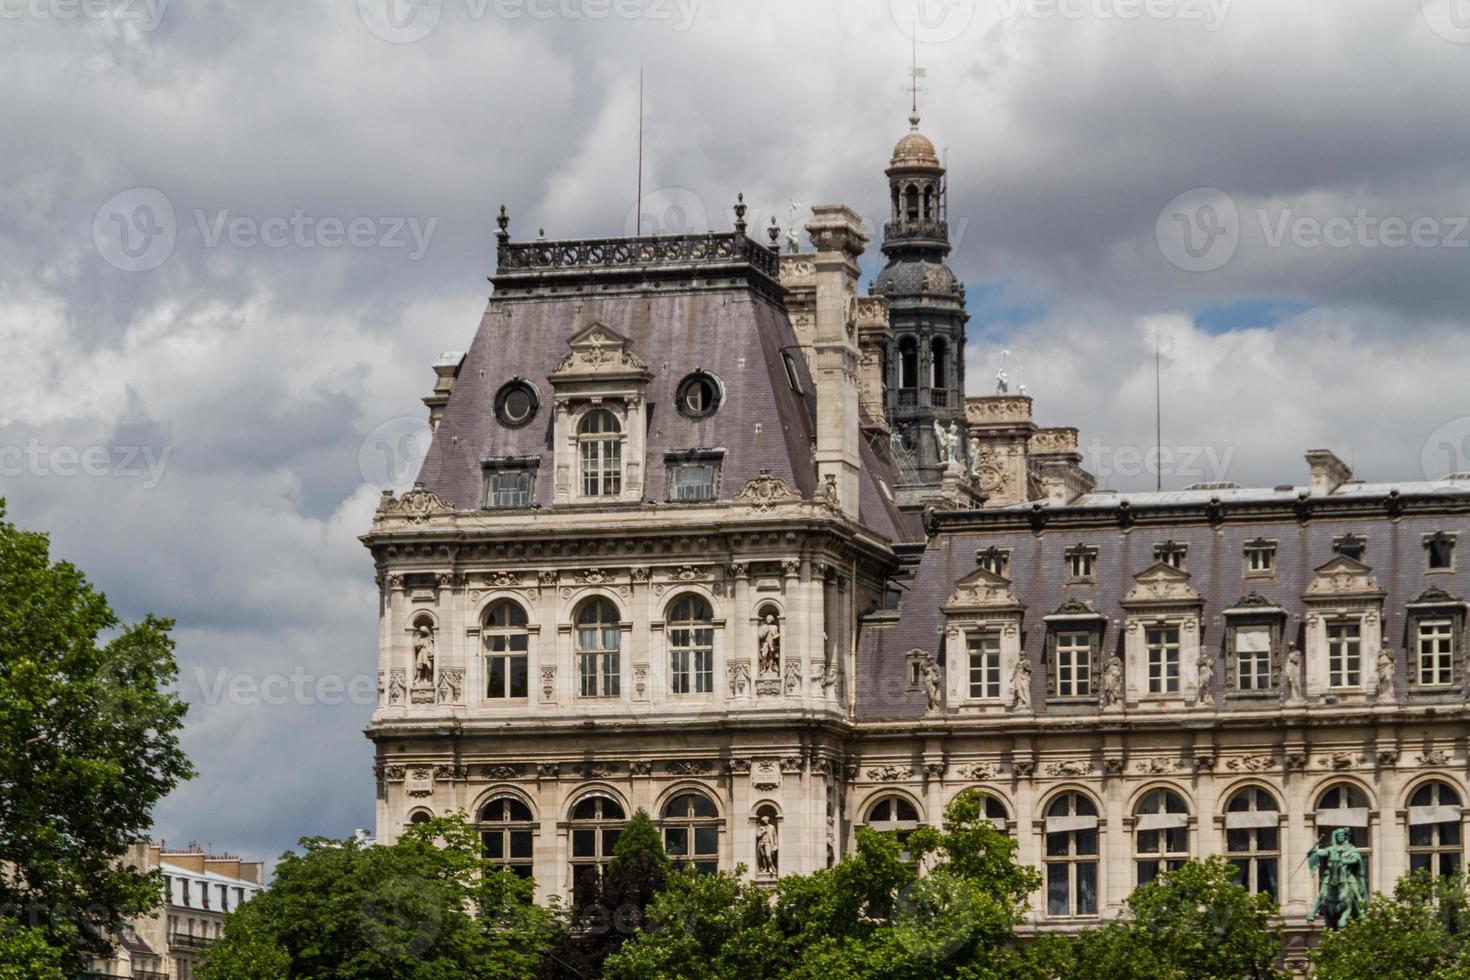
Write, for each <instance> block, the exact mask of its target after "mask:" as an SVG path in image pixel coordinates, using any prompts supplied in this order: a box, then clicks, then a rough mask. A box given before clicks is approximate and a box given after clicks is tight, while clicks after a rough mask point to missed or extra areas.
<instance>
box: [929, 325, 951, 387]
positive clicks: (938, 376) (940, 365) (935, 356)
mask: <svg viewBox="0 0 1470 980" xmlns="http://www.w3.org/2000/svg"><path fill="white" fill-rule="evenodd" d="M929 351H930V354H931V355H932V357H931V367H932V368H933V370H932V371H931V372H930V374H931V380H930V386H931V387H934V388H948V387H949V347H948V345H946V344H945V342H944V341H943V340H941V339H939V338H938V337H936V338H934V341H933V342H932V343H931V344H930V345H929Z"/></svg>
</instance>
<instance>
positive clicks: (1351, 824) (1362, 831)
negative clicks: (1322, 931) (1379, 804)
mask: <svg viewBox="0 0 1470 980" xmlns="http://www.w3.org/2000/svg"><path fill="white" fill-rule="evenodd" d="M1339 827H1344V828H1346V829H1347V832H1348V840H1350V841H1352V844H1353V846H1354V847H1356V848H1357V849H1358V853H1359V854H1360V855H1362V857H1363V885H1364V887H1365V888H1371V887H1372V884H1371V882H1372V878H1371V877H1370V875H1369V867H1370V865H1369V860H1368V858H1369V856H1370V855H1371V854H1372V852H1373V847H1372V844H1373V840H1372V837H1371V836H1370V835H1369V833H1368V796H1367V794H1365V793H1364V792H1363V791H1362V790H1361V789H1359V788H1358V787H1357V786H1355V785H1353V784H1352V783H1338V784H1337V785H1335V786H1332V787H1330V788H1328V789H1327V791H1326V792H1324V793H1323V794H1322V795H1321V796H1320V797H1318V798H1317V834H1318V836H1319V837H1323V838H1326V839H1327V840H1328V841H1331V840H1332V832H1333V831H1334V830H1336V829H1337V828H1339Z"/></svg>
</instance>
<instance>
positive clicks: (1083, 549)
mask: <svg viewBox="0 0 1470 980" xmlns="http://www.w3.org/2000/svg"><path fill="white" fill-rule="evenodd" d="M1066 557H1067V584H1068V585H1078V584H1085V583H1088V582H1096V581H1097V549H1096V548H1093V547H1091V546H1089V545H1085V544H1079V545H1075V546H1073V547H1071V548H1068V549H1067V556H1066Z"/></svg>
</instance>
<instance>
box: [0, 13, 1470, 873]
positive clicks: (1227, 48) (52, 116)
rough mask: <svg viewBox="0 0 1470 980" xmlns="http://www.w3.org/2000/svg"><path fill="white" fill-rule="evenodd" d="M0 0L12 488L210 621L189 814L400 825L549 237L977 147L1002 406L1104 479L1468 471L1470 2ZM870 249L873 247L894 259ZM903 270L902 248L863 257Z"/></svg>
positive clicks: (4, 395) (984, 358) (963, 209)
mask: <svg viewBox="0 0 1470 980" xmlns="http://www.w3.org/2000/svg"><path fill="white" fill-rule="evenodd" d="M919 2H920V3H921V7H920V9H919V10H918V11H915V10H914V9H913V3H914V0H807V2H804V3H800V4H793V3H790V2H788V0H739V2H738V3H737V2H735V0H418V2H417V3H412V2H409V0H361V2H359V0H315V2H308V0H255V2H248V3H247V2H243V0H240V2H235V3H228V2H224V0H171V2H165V0H0V83H3V87H4V91H5V92H6V98H5V99H4V100H0V145H3V152H0V496H4V497H5V498H7V500H8V506H9V511H10V519H12V520H14V521H17V522H19V523H20V524H22V525H25V526H28V527H33V528H37V529H44V530H47V531H49V532H51V534H52V540H53V544H54V550H55V552H56V554H57V555H59V556H62V557H65V558H68V559H71V560H73V561H76V562H78V563H79V564H80V565H82V566H83V567H84V568H85V569H86V570H87V571H88V572H89V573H90V575H91V576H92V577H93V579H94V580H95V581H96V582H97V583H98V585H99V586H100V587H101V588H102V589H104V590H105V591H106V592H107V594H108V596H109V597H110V599H111V600H112V602H113V604H114V605H115V606H116V607H117V608H118V610H119V612H120V613H121V614H122V615H124V616H125V617H127V618H129V619H136V618H137V617H139V616H141V615H142V614H143V613H144V612H146V611H150V610H151V611H156V612H158V613H160V614H164V615H169V616H172V617H174V618H176V619H177V621H178V630H177V636H178V640H179V656H180V660H181V663H182V669H183V676H182V678H181V687H182V690H183V692H184V694H185V695H186V696H187V697H188V698H189V700H190V701H191V702H193V704H194V707H193V709H192V710H191V713H190V719H189V726H188V729H187V732H186V736H185V742H186V746H187V748H188V750H189V752H190V753H191V754H192V756H193V758H194V759H195V761H196V762H197V764H198V766H199V768H200V777H199V778H198V779H197V780H195V781H194V782H192V783H190V784H189V785H187V786H186V787H184V788H182V789H180V790H179V791H178V792H176V793H175V794H174V795H173V796H172V797H171V798H170V799H169V800H168V801H167V802H166V803H165V804H164V805H163V806H162V807H161V808H160V810H159V812H158V828H157V829H158V833H159V834H160V835H161V836H163V837H166V838H167V839H168V840H170V841H171V842H180V843H181V842H184V841H186V840H189V839H197V840H198V841H200V842H201V843H210V844H212V845H213V846H214V847H215V848H217V849H220V848H229V849H231V850H233V851H236V852H243V853H245V854H247V855H251V856H258V857H266V858H270V857H273V856H274V855H276V854H278V853H279V852H280V851H282V850H283V849H284V848H286V847H288V846H290V845H291V844H292V843H293V842H294V841H295V840H296V838H297V837H299V836H301V835H304V834H318V833H322V834H334V835H345V834H348V833H350V832H351V831H352V830H353V829H354V828H356V827H365V826H370V825H371V823H372V820H373V810H372V793H373V783H372V778H371V773H370V764H371V753H370V750H369V745H368V743H367V741H366V740H365V739H364V738H363V737H362V734H361V731H362V728H363V726H364V725H365V724H366V723H367V721H368V718H369V715H370V711H371V708H370V704H369V702H371V701H372V700H373V698H374V694H373V691H372V683H373V682H372V678H373V677H374V674H375V671H376V649H375V644H376V633H375V630H376V625H375V619H374V597H373V583H372V567H371V563H370V561H369V559H368V555H367V553H366V552H365V551H364V550H363V549H362V548H361V546H360V545H359V543H358V542H357V540H356V537H357V535H358V534H360V533H362V532H363V531H365V530H366V528H367V526H368V522H369V518H370V515H371V512H372V509H373V507H374V502H375V499H376V498H377V496H378V494H379V492H380V491H381V489H382V488H383V487H385V486H388V485H390V484H392V483H394V482H397V481H401V480H404V479H406V478H408V477H410V476H411V471H410V468H411V461H412V459H413V453H414V451H415V450H414V447H415V444H416V442H418V441H420V434H421V432H422V429H423V423H422V419H423V415H424V409H423V407H422V406H421V404H420V403H419V399H420V398H421V397H422V396H423V395H425V394H427V393H428V391H429V389H430V387H431V385H432V381H433V375H432V372H431V371H430V369H429V365H430V363H431V362H432V360H433V359H434V357H435V356H436V354H437V353H438V352H440V351H445V350H453V349H463V348H464V347H465V346H466V345H467V344H468V343H469V340H470V337H471V334H472V332H473V331H474V328H475V326H476V324H477V322H478V318H479V315H480V313H481V311H482V309H483V307H484V304H485V299H486V295H487V291H488V286H487V284H486V282H485V276H486V275H487V274H489V273H490V272H491V264H492V258H493V256H492V248H491V246H492V244H493V239H492V237H491V236H492V233H493V231H494V215H495V212H496V209H497V207H498V206H499V205H500V204H502V203H503V204H505V205H506V207H507V209H508V211H509V214H510V217H511V231H512V234H513V235H515V236H516V237H530V236H533V235H535V234H536V231H537V229H538V228H545V230H546V234H547V236H548V237H585V236H593V235H615V234H622V233H623V232H624V229H625V228H628V227H629V226H630V225H631V224H632V221H633V215H634V214H635V213H637V211H636V210H635V207H634V203H635V196H636V194H635V173H636V169H635V168H636V145H637V119H638V109H637V105H638V62H639V58H640V57H641V58H642V59H643V61H644V65H645V71H646V90H647V103H646V104H647V112H646V117H647V123H646V164H645V175H644V187H645V191H646V192H647V196H646V198H645V200H644V203H643V206H642V208H641V209H639V210H641V212H642V213H643V214H644V215H645V219H644V221H645V226H646V227H651V228H653V229H655V230H677V229H679V228H683V227H692V228H696V229H701V230H702V229H705V228H716V229H724V228H727V227H728V225H729V222H730V220H731V216H730V212H729V208H730V206H731V204H733V201H734V198H735V194H736V193H737V192H738V191H743V192H744V193H745V196H746V199H747V201H748V202H750V203H751V205H752V215H751V219H752V221H753V223H755V224H756V225H757V226H758V227H763V226H764V225H765V224H766V223H767V221H768V220H769V218H770V217H771V216H772V215H773V214H774V215H775V216H776V217H777V219H778V220H779V221H780V222H781V223H782V224H787V223H788V222H789V220H790V206H791V204H792V202H800V204H801V205H802V206H805V207H809V206H810V205H811V204H813V203H822V202H832V201H842V202H846V203H848V204H850V205H852V206H853V207H855V208H856V209H857V210H858V211H859V212H860V213H862V214H864V215H866V216H868V217H869V218H870V219H874V220H875V221H878V222H881V220H882V217H883V214H882V212H883V210H884V209H885V204H884V201H885V185H884V181H883V175H882V170H883V167H884V165H885V163H886V160H887V156H888V154H889V152H890V150H891V148H892V145H893V143H894V141H895V140H896V139H897V138H898V137H899V136H900V135H902V133H903V132H904V130H905V129H906V127H907V122H906V120H905V117H906V115H907V113H908V108H909V107H908V95H907V92H906V84H907V80H908V64H909V58H910V49H911V43H912V40H911V35H913V34H917V40H918V45H917V47H918V58H919V61H920V63H921V64H922V65H923V66H924V67H925V68H926V69H927V77H926V78H925V79H924V82H923V85H924V91H923V92H921V94H920V97H919V98H920V103H921V111H922V114H923V127H922V128H923V129H924V131H925V132H926V133H927V134H928V135H930V136H931V137H932V138H933V139H934V140H935V142H936V144H938V145H939V146H940V147H941V148H943V150H944V152H945V153H946V155H947V159H948V162H949V164H950V167H951V171H950V172H951V195H950V204H949V208H950V221H951V225H952V228H953V231H954V237H955V238H956V240H957V241H956V249H955V253H954V256H953V265H954V268H955V269H956V271H957V272H958V273H959V274H960V276H961V278H962V279H964V281H965V282H966V283H967V284H968V287H969V295H970V298H971V310H972V313H973V320H972V323H971V336H970V346H969V356H968V365H969V379H970V381H969V387H970V391H971V393H983V392H986V391H988V390H990V389H991V388H992V386H993V381H992V380H991V379H992V378H993V376H994V374H995V371H996V369H997V368H998V367H1000V366H1001V363H1002V358H1001V354H1000V352H1001V351H1003V350H1007V351H1009V352H1010V357H1009V358H1008V360H1007V365H1008V371H1009V374H1010V376H1011V378H1012V381H1013V382H1014V381H1016V380H1019V381H1021V382H1022V383H1024V384H1025V385H1026V386H1027V388H1028V390H1029V391H1030V392H1031V393H1032V394H1033V395H1034V396H1035V397H1036V400H1037V411H1038V414H1039V416H1040V418H1041V420H1042V421H1043V422H1044V423H1047V424H1075V425H1079V426H1080V427H1081V428H1082V430H1083V433H1082V439H1083V444H1084V446H1085V447H1086V448H1087V450H1088V456H1089V463H1090V464H1091V466H1092V468H1093V469H1094V470H1095V471H1097V472H1098V473H1099V475H1100V477H1101V480H1102V483H1103V485H1105V486H1112V487H1116V488H1120V489H1127V488H1138V487H1147V486H1151V485H1152V483H1153V480H1154V476H1153V472H1152V470H1151V469H1150V468H1149V461H1148V460H1146V459H1145V458H1144V456H1143V453H1144V451H1145V450H1146V449H1147V447H1149V446H1151V445H1152V443H1153V423H1154V419H1153V347H1154V344H1155V343H1157V344H1158V345H1159V348H1160V350H1161V356H1162V363H1163V375H1164V383H1163V400H1164V405H1165V420H1164V442H1165V444H1166V445H1165V450H1166V452H1165V455H1164V471H1165V472H1164V479H1165V482H1166V484H1167V485H1169V486H1175V487H1177V486H1183V485H1185V484H1188V483H1191V482H1196V481H1200V480H1236V481H1239V482H1241V483H1246V484H1252V483H1254V484H1267V485H1270V484H1276V483H1281V482H1290V481H1297V482H1300V481H1302V480H1303V479H1304V478H1305V464H1304V463H1303V462H1302V459H1301V453H1302V451H1303V450H1305V449H1307V448H1311V447H1316V446H1326V447H1329V448H1332V449H1334V450H1336V451H1337V452H1338V453H1339V454H1340V455H1342V456H1343V457H1344V458H1345V459H1350V460H1351V461H1353V463H1354V464H1355V466H1356V468H1357V471H1358V473H1359V475H1361V476H1364V477H1366V478H1370V479H1384V480H1399V479H1405V480H1406V479H1422V478H1423V477H1424V476H1426V475H1428V476H1440V475H1442V474H1444V473H1446V472H1449V471H1451V470H1458V469H1467V470H1470V458H1467V457H1470V404H1467V400H1466V398H1465V396H1464V384H1463V381H1462V375H1463V374H1465V373H1466V372H1467V370H1470V331H1467V330H1466V317H1467V315H1470V314H1467V313H1466V311H1467V309H1470V302H1467V301H1470V275H1467V272H1470V268H1467V260H1470V231H1467V228H1466V223H1467V219H1466V215H1467V214H1470V195H1467V189H1470V176H1467V164H1466V161H1467V160H1470V127H1466V126H1465V125H1464V122H1463V120H1464V107H1465V105H1466V102H1467V94H1470V92H1467V89H1470V3H1467V2H1465V0H1424V2H1423V3H1422V4H1421V3H1420V0H1352V2H1349V0H1233V2H1232V0H973V2H972V0H947V2H942V0H919ZM875 254H876V253H875ZM869 266H870V268H869V273H870V274H871V272H872V271H875V268H876V267H875V266H874V265H873V263H872V261H871V256H870V262H869Z"/></svg>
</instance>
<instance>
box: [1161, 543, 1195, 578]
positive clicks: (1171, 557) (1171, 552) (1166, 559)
mask: <svg viewBox="0 0 1470 980" xmlns="http://www.w3.org/2000/svg"><path fill="white" fill-rule="evenodd" d="M1154 561H1161V562H1163V563H1164V564H1165V565H1168V566H1169V567H1170V568H1177V569H1178V570H1179V571H1181V572H1187V571H1189V567H1188V566H1189V545H1187V544H1179V543H1178V542H1176V541H1165V542H1164V543H1163V544H1156V545H1154Z"/></svg>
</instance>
